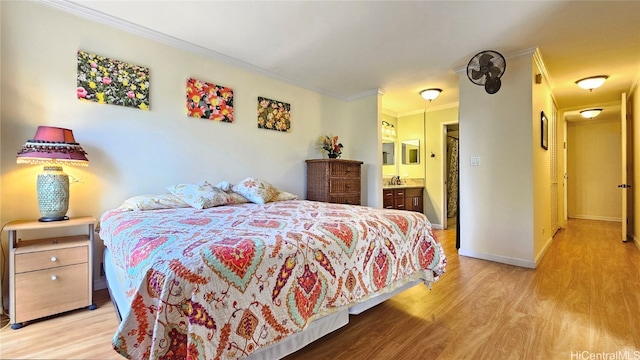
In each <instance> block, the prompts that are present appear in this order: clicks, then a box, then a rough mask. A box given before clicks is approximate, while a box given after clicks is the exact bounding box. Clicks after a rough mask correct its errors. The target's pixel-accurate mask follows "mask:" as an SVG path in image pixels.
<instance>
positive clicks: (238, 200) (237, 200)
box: [227, 191, 249, 204]
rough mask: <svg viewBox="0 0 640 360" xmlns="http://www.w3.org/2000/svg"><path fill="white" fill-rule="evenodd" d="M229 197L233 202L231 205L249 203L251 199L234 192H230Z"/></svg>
mask: <svg viewBox="0 0 640 360" xmlns="http://www.w3.org/2000/svg"><path fill="white" fill-rule="evenodd" d="M227 196H229V199H230V200H231V202H230V204H244V203H248V202H249V199H247V198H246V197H244V196H242V195H240V194H238V193H234V192H233V191H229V192H228V193H227Z"/></svg>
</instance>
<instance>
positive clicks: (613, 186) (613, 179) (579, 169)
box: [567, 118, 622, 221]
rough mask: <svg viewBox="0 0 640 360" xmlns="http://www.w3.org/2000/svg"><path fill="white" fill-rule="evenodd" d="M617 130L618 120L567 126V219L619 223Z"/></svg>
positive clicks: (619, 129)
mask: <svg viewBox="0 0 640 360" xmlns="http://www.w3.org/2000/svg"><path fill="white" fill-rule="evenodd" d="M620 126H621V124H620V119H619V118H617V119H616V118H613V119H608V120H607V119H598V118H595V119H593V120H589V121H578V122H569V123H568V126H567V136H568V141H567V160H568V161H567V163H568V164H567V165H568V169H567V170H568V174H569V179H568V181H567V182H568V187H567V191H568V194H567V197H568V204H567V206H568V207H567V210H568V215H569V218H579V219H594V220H607V221H621V219H622V198H621V196H620V190H619V189H618V184H620V174H621V173H622V154H621V150H620V149H621V146H622V138H621V136H620V134H621V128H620Z"/></svg>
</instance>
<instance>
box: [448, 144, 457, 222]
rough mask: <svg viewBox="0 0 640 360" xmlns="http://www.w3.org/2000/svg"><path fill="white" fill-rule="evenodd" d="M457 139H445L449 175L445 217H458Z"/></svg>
mask: <svg viewBox="0 0 640 360" xmlns="http://www.w3.org/2000/svg"><path fill="white" fill-rule="evenodd" d="M458 143H459V141H458V139H456V138H451V137H448V138H447V148H448V153H449V174H448V181H447V217H449V218H451V217H455V216H457V215H458Z"/></svg>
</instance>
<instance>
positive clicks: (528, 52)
mask: <svg viewBox="0 0 640 360" xmlns="http://www.w3.org/2000/svg"><path fill="white" fill-rule="evenodd" d="M537 49H538V48H537V47H532V48H527V49H524V50H520V51H516V52H513V53H510V54H507V55H505V54H502V53H500V52H499V51H497V50H491V49H488V50H486V51H497V52H498V53H500V54H502V56H504V59H505V61H506V60H509V59H512V58H515V57H519V56H523V55H529V56H530V55H533V54H535V52H536V51H537ZM480 52H482V51H478V53H480ZM475 55H477V54H474V55H473V56H475ZM468 65H469V64H466V65H462V66H458V67H456V68H453V71H454V72H455V73H456V74H458V75H460V73H462V72H465V73H466V72H467V66H468Z"/></svg>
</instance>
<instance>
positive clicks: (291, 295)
mask: <svg viewBox="0 0 640 360" xmlns="http://www.w3.org/2000/svg"><path fill="white" fill-rule="evenodd" d="M100 237H101V239H102V240H103V241H104V245H105V259H104V266H105V273H106V276H107V283H108V287H109V291H110V293H111V296H112V299H113V300H114V303H115V305H116V308H117V312H118V314H119V316H120V317H121V323H120V325H119V327H118V329H117V331H116V333H115V335H114V338H113V347H114V349H115V350H116V351H117V352H118V353H119V354H120V355H122V356H124V357H126V358H130V359H169V358H190V359H240V358H247V357H248V358H250V359H260V358H264V359H276V358H280V357H283V356H285V355H287V354H289V353H292V352H294V351H296V350H298V349H299V348H301V347H303V346H305V345H306V344H308V343H310V342H312V341H314V340H315V339H317V338H319V337H321V336H323V335H325V334H327V333H329V332H331V331H334V330H336V329H338V328H340V327H342V326H344V325H346V324H347V323H348V321H349V313H359V312H361V311H364V310H366V309H367V308H369V307H371V306H373V305H375V304H378V303H379V302H381V301H384V300H385V299H387V298H389V297H391V296H393V294H395V293H397V292H399V291H402V290H404V289H405V288H407V287H409V286H412V285H414V284H416V283H424V284H426V285H430V284H431V283H433V282H435V281H437V280H438V278H439V277H440V276H441V275H442V274H443V273H444V271H445V266H446V258H445V255H444V253H443V251H442V247H441V246H440V244H439V243H438V242H437V240H436V238H435V236H434V234H433V231H432V228H431V224H430V223H429V221H428V220H427V218H426V217H425V216H424V215H423V214H420V213H415V212H409V211H401V210H383V209H374V208H369V207H364V206H351V205H340V204H329V203H322V202H313V201H306V200H284V201H271V202H266V203H264V204H257V203H253V202H246V203H230V204H228V205H224V206H215V207H209V208H203V209H197V208H194V207H191V206H189V207H177V208H160V209H155V210H147V211H131V209H126V208H125V209H123V208H118V209H114V210H109V211H107V212H105V213H104V214H103V215H102V216H101V220H100Z"/></svg>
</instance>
